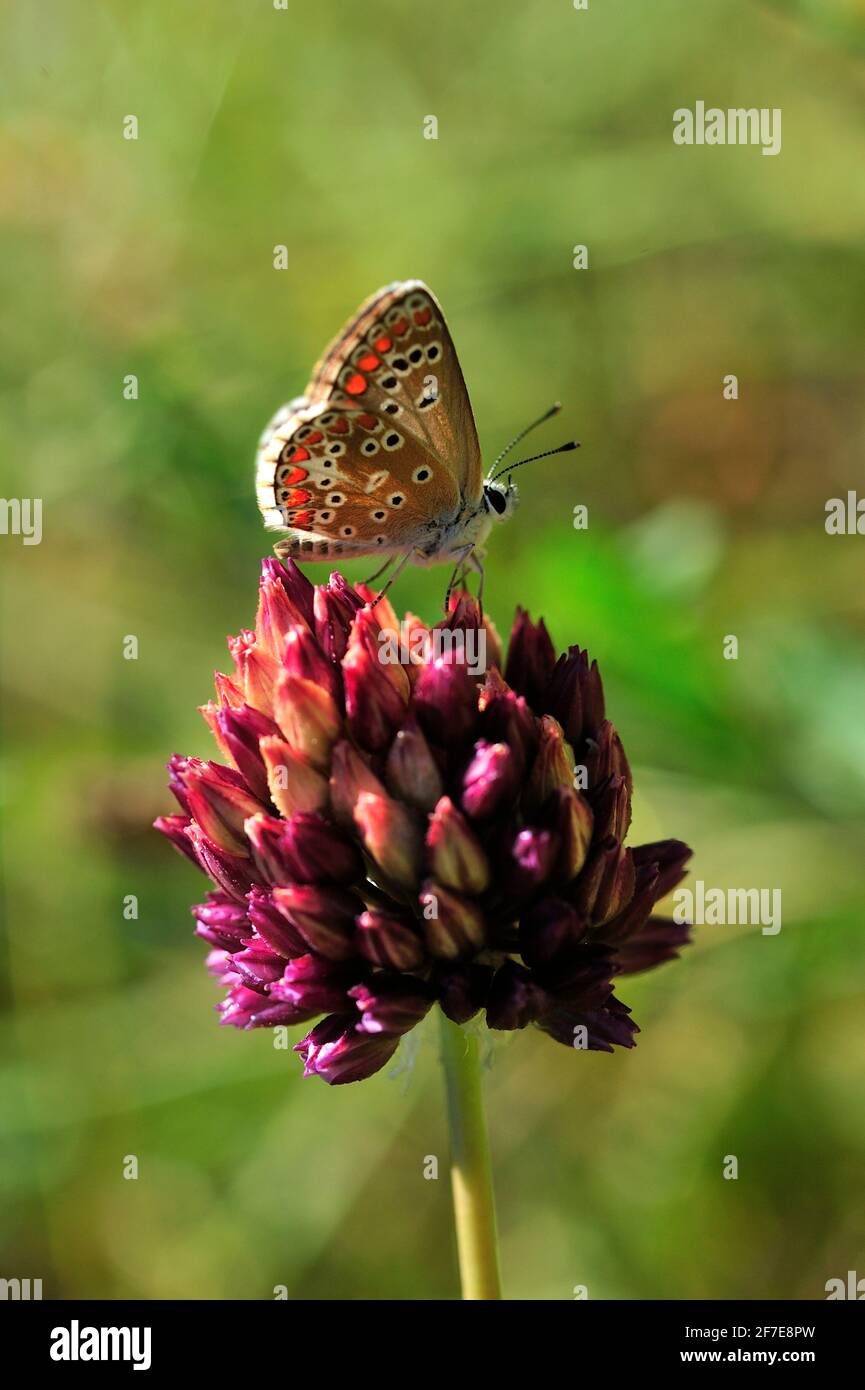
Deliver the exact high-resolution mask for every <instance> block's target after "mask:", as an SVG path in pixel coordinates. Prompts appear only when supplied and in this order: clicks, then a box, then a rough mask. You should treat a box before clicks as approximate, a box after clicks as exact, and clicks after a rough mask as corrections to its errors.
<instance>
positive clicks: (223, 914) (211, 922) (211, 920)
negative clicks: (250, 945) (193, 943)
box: [192, 890, 257, 951]
mask: <svg viewBox="0 0 865 1390" xmlns="http://www.w3.org/2000/svg"><path fill="white" fill-rule="evenodd" d="M254 891H257V890H254ZM192 915H193V917H194V918H195V920H196V923H197V925H196V928H195V935H196V936H200V937H201V938H202V940H203V941H207V942H209V943H210V945H211V946H216V947H217V948H218V949H222V950H224V951H236V950H237V949H238V948H239V946H240V943H241V942H242V941H245V940H246V938H247V937H248V936H249V919H248V917H247V915H246V910H245V908H243V907H241V905H240V903H238V902H235V901H234V900H233V899H231V898H228V897H225V896H224V895H223V894H221V893H208V895H207V902H203V903H197V904H196V905H195V907H193V909H192Z"/></svg>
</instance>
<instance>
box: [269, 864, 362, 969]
mask: <svg viewBox="0 0 865 1390" xmlns="http://www.w3.org/2000/svg"><path fill="white" fill-rule="evenodd" d="M272 897H273V902H274V905H275V906H276V907H277V908H278V910H279V911H280V912H281V913H282V915H283V916H284V917H285V919H286V920H287V921H288V922H290V923H291V925H292V926H293V927H294V928H295V929H296V930H297V931H298V932H300V935H301V936H302V937H303V939H304V941H306V943H307V944H308V946H309V947H310V949H311V950H313V951H315V952H316V954H317V955H320V956H324V957H325V958H326V959H327V960H349V959H350V958H351V956H353V955H354V954H355V947H354V941H353V937H354V919H355V917H356V916H357V914H358V912H360V910H361V908H362V907H363V903H362V902H361V901H360V899H359V898H357V897H355V895H354V894H353V893H349V892H348V891H347V890H346V889H344V888H334V887H332V886H330V885H327V886H323V885H320V884H314V883H292V884H287V885H285V886H283V887H281V888H274V889H273V893H272Z"/></svg>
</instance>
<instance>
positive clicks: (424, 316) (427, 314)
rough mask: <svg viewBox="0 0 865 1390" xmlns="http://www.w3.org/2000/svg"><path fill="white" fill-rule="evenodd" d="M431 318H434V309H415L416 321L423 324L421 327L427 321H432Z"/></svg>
mask: <svg viewBox="0 0 865 1390" xmlns="http://www.w3.org/2000/svg"><path fill="white" fill-rule="evenodd" d="M431 318H432V309H416V310H415V315H414V321H415V323H419V324H420V325H421V327H423V325H424V324H425V323H429V321H430V319H431Z"/></svg>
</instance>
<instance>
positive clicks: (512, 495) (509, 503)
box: [484, 482, 519, 521]
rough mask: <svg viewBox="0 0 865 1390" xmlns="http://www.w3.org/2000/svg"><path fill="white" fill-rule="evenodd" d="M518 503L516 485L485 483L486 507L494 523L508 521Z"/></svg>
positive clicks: (509, 483)
mask: <svg viewBox="0 0 865 1390" xmlns="http://www.w3.org/2000/svg"><path fill="white" fill-rule="evenodd" d="M518 501H519V497H518V495H517V489H516V484H514V483H511V482H508V483H507V484H505V483H495V482H487V483H484V507H485V508H486V510H487V512H488V513H489V515H490V517H491V518H492V520H493V521H507V519H508V517H509V516H511V515H512V514H513V512H514V509H515V507H516V505H517V502H518Z"/></svg>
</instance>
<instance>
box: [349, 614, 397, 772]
mask: <svg viewBox="0 0 865 1390" xmlns="http://www.w3.org/2000/svg"><path fill="white" fill-rule="evenodd" d="M388 669H390V668H389V667H388V666H387V665H386V664H384V663H382V662H380V661H378V660H377V659H376V658H375V657H372V656H370V654H369V652H368V651H367V650H366V649H365V648H364V646H363V644H362V642H361V641H359V640H358V641H355V640H354V634H352V640H351V642H350V644H349V648H348V651H347V652H346V655H345V658H344V660H343V663H342V672H343V678H344V680H345V708H346V714H347V715H348V726H349V729H350V731H351V734H352V737H353V738H354V739H355V741H356V742H357V743H359V744H360V746H361V747H362V748H366V749H369V750H370V752H380V751H381V750H382V749H384V748H386V747H387V746H388V744H389V743H390V741H391V739H392V737H393V735H394V734H395V732H396V730H397V729H398V728H399V726H400V724H401V723H402V721H403V719H404V717H405V707H406V701H405V699H404V698H403V696H402V695H401V694H400V693H399V691H398V690H397V689H396V687H395V686H394V684H393V682H392V681H391V680H390V679H389V677H388V676H387V674H386V672H387V670H388Z"/></svg>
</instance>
